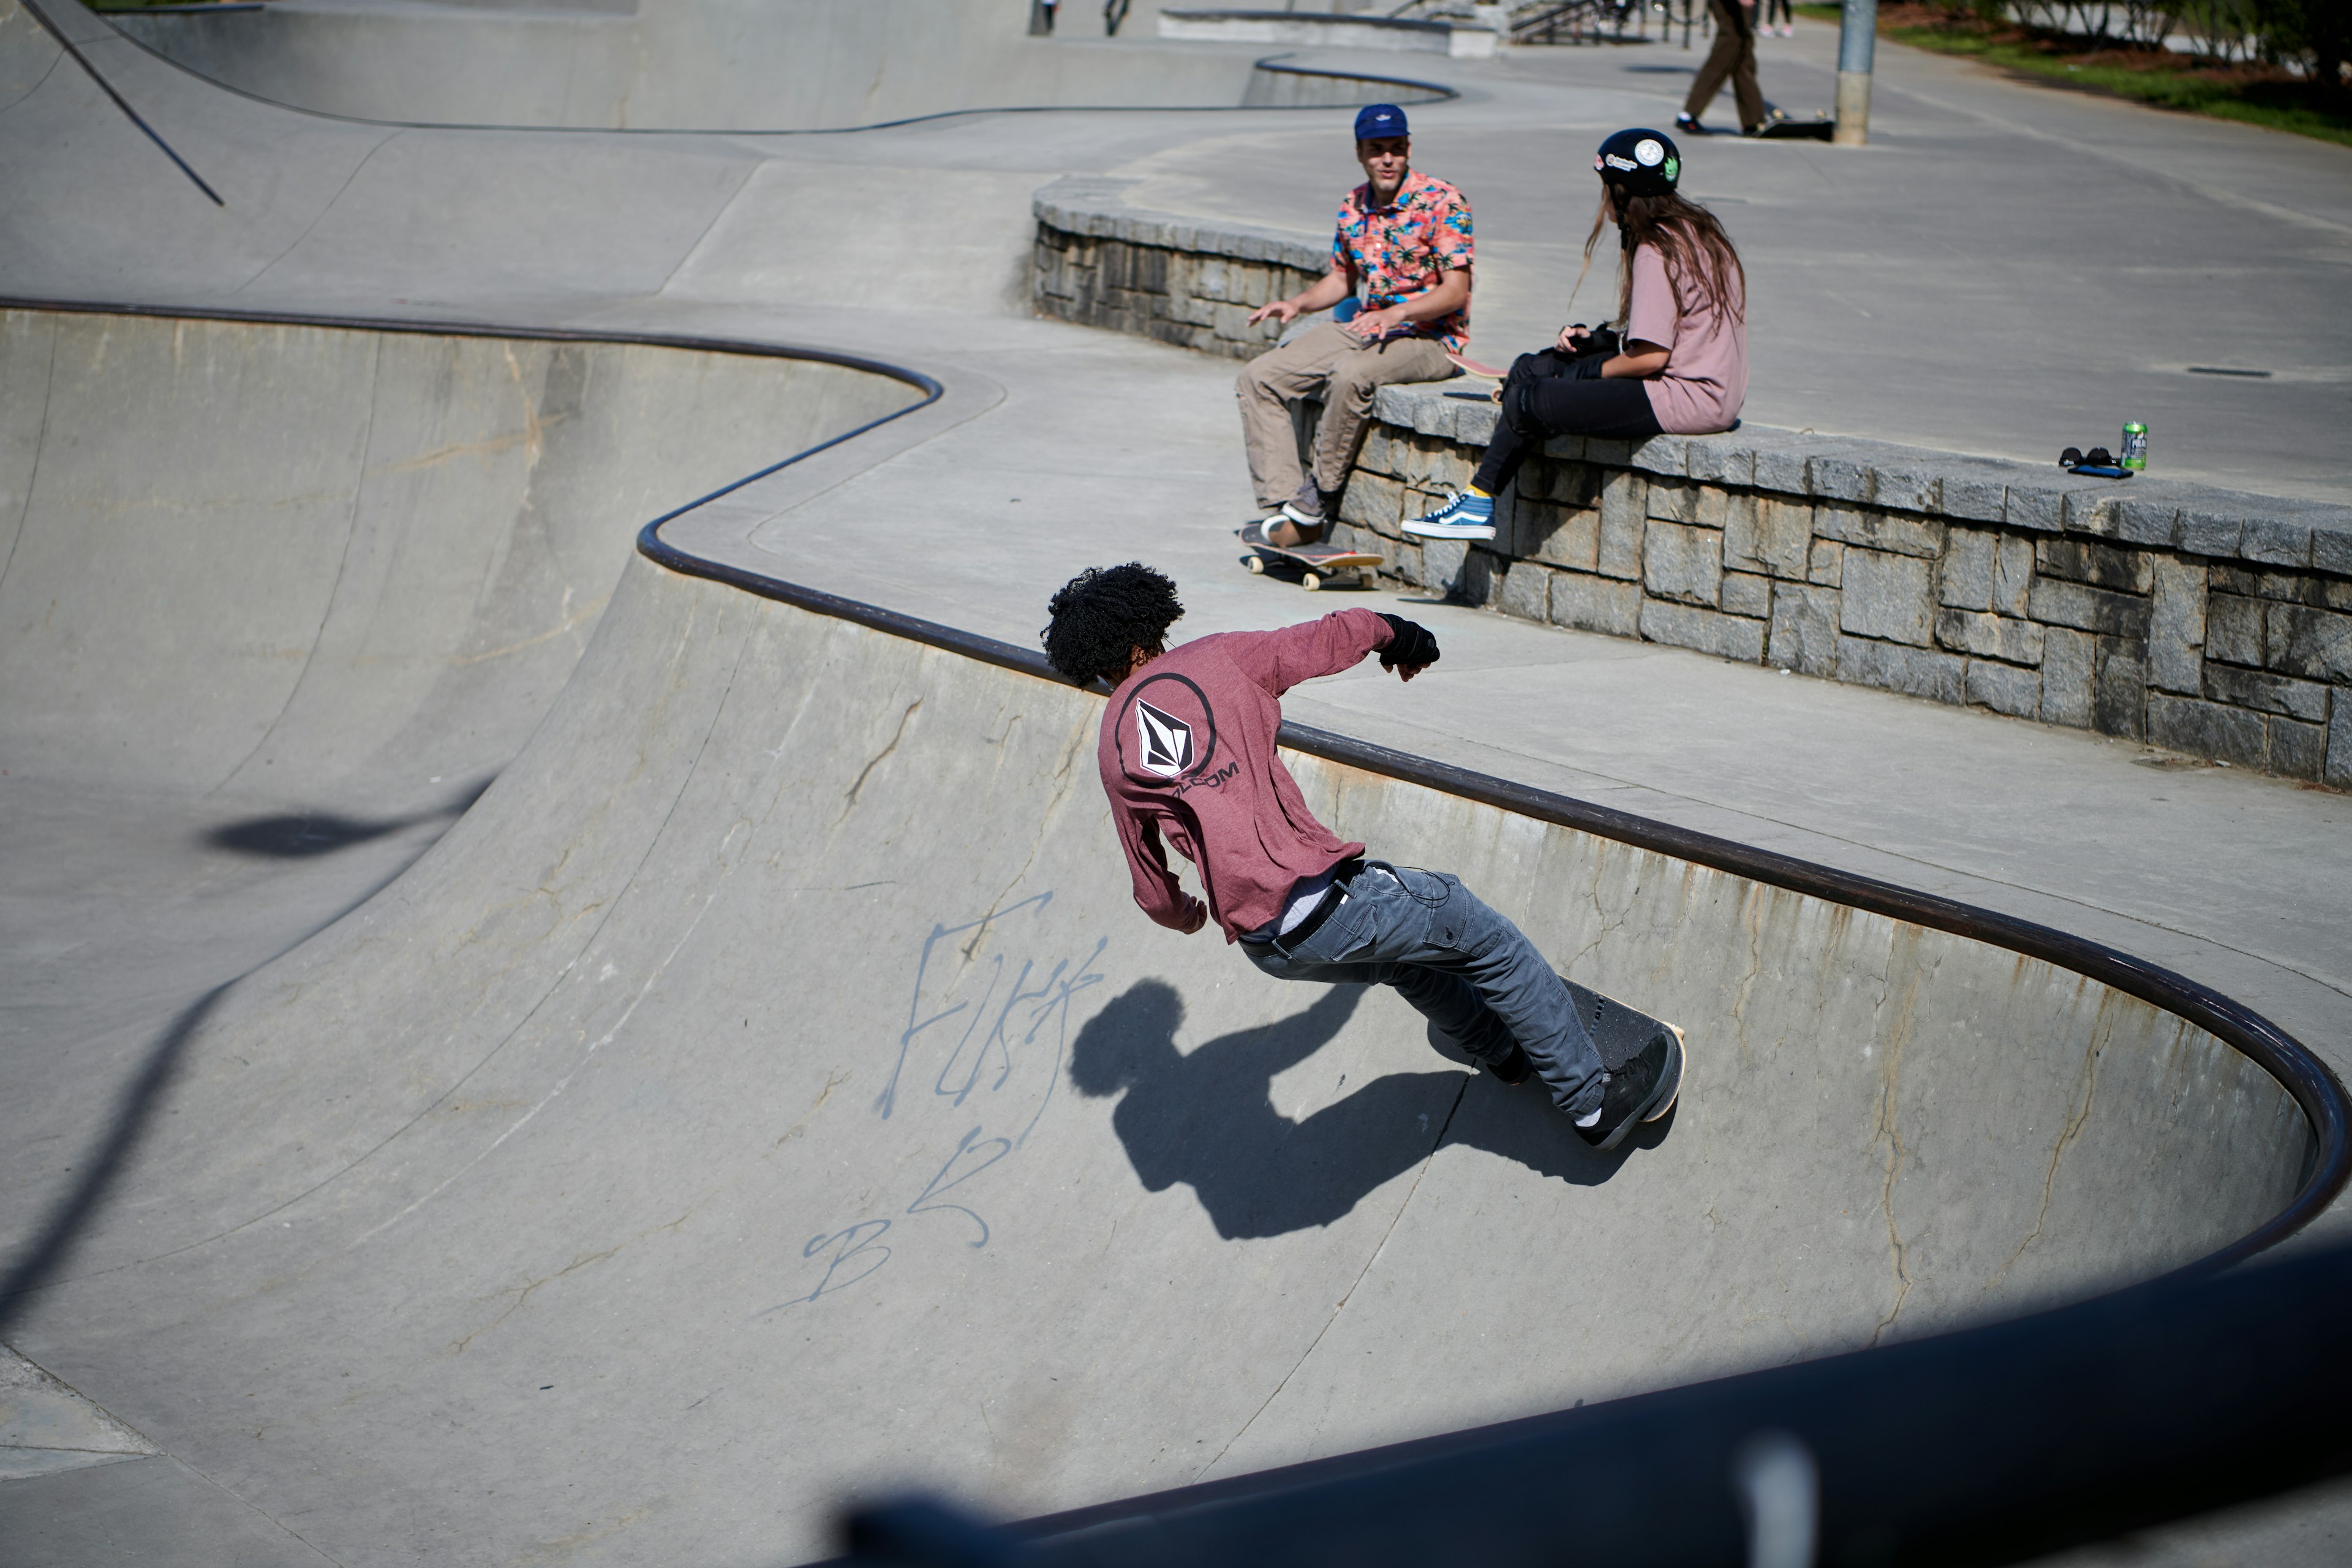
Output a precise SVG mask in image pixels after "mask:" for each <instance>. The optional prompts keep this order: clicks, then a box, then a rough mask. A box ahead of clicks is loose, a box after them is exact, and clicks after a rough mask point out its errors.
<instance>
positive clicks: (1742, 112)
mask: <svg viewBox="0 0 2352 1568" xmlns="http://www.w3.org/2000/svg"><path fill="white" fill-rule="evenodd" d="M1706 8H1707V9H1708V10H1709V11H1711V12H1713V13H1714V14H1715V47H1714V48H1712V49H1710V50H1709V51H1707V57H1706V64H1705V65H1703V66H1701V67H1699V69H1698V79H1697V80H1696V81H1695V82H1693V83H1691V91H1690V98H1689V99H1688V100H1686V101H1685V103H1684V104H1683V112H1684V113H1685V114H1687V115H1689V116H1690V117H1691V118H1692V119H1693V120H1696V119H1697V118H1698V117H1699V116H1700V115H1702V114H1704V113H1706V106H1707V105H1708V104H1710V103H1713V102H1714V101H1715V95H1716V94H1717V93H1718V92H1720V91H1722V90H1723V79H1724V78H1725V77H1729V78H1730V79H1731V95H1732V97H1733V98H1734V99H1736V100H1738V104H1739V128H1740V129H1741V130H1742V131H1752V130H1754V129H1755V128H1756V127H1757V126H1759V125H1761V124H1763V123H1764V89H1762V88H1760V87H1759V86H1757V85H1756V35H1755V34H1754V33H1753V32H1751V31H1750V30H1749V29H1748V17H1747V16H1746V15H1745V14H1744V13H1742V12H1741V10H1740V8H1739V0H1706Z"/></svg>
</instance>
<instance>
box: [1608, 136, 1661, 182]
mask: <svg viewBox="0 0 2352 1568" xmlns="http://www.w3.org/2000/svg"><path fill="white" fill-rule="evenodd" d="M1650 145H1652V146H1656V145H1657V143H1656V142H1652V143H1650ZM1601 162H1602V163H1607V164H1608V165H1609V166H1610V167H1611V168H1612V169H1622V170H1624V171H1625V172H1626V173H1627V174H1632V173H1633V171H1634V170H1635V169H1637V168H1639V167H1641V165H1640V164H1638V163H1634V162H1633V160H1632V159H1631V158H1620V157H1619V156H1617V154H1616V153H1610V154H1609V155H1608V156H1607V157H1606V158H1604V159H1602V160H1601Z"/></svg>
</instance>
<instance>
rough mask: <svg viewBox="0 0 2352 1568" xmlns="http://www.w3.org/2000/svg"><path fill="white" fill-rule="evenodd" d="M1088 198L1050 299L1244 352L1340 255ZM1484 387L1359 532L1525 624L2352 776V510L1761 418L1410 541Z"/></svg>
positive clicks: (1446, 418)
mask: <svg viewBox="0 0 2352 1568" xmlns="http://www.w3.org/2000/svg"><path fill="white" fill-rule="evenodd" d="M1075 184H1076V182H1064V183H1063V184H1061V185H1057V186H1055V187H1052V188H1051V189H1050V190H1049V191H1048V192H1047V193H1046V194H1045V195H1041V197H1040V200H1039V203H1038V218H1039V223H1038V256H1039V258H1040V266H1039V272H1038V279H1037V281H1038V285H1039V290H1040V293H1039V299H1040V304H1041V308H1045V309H1046V313H1048V314H1054V315H1060V316H1063V317H1065V319H1067V320H1073V321H1090V322H1093V323H1094V324H1097V325H1105V326H1114V327H1119V328H1122V329H1123V330H1128V331H1142V332H1144V333H1145V334H1146V335H1148V336H1151V337H1157V338H1160V339H1162V340H1163V341H1167V342H1187V343H1192V344H1193V346H1211V347H1213V350H1214V351H1215V352H1221V353H1231V354H1234V355H1235V356H1236V357H1239V356H1244V355H1246V354H1248V353H1254V352H1255V349H1256V346H1257V344H1258V343H1259V342H1266V341H1271V334H1268V335H1267V336H1266V337H1265V338H1257V337H1255V336H1249V337H1244V335H1242V334H1241V333H1239V332H1235V331H1231V330H1230V323H1233V322H1236V321H1238V320H1239V319H1240V317H1241V316H1242V315H1244V314H1246V312H1247V310H1249V309H1250V308H1252V307H1253V306H1254V305H1255V304H1257V303H1263V302H1264V301H1265V300H1268V299H1272V298H1275V297H1276V295H1277V294H1279V293H1287V292H1291V291H1294V290H1295V289H1297V288H1298V287H1299V286H1300V285H1301V283H1303V281H1304V280H1305V279H1306V278H1307V277H1308V276H1311V274H1310V273H1308V272H1307V269H1306V268H1305V267H1304V266H1303V265H1298V264H1297V260H1300V259H1304V258H1307V257H1310V256H1312V257H1314V258H1316V259H1317V261H1318V263H1319V253H1315V252H1313V251H1312V250H1311V248H1310V247H1305V246H1302V245H1299V244H1298V243H1297V241H1295V240H1286V239H1285V238H1284V237H1280V236H1267V235H1263V234H1250V233H1244V232H1240V231H1228V232H1222V233H1220V232H1212V231H1210V230H1208V229H1206V228H1204V227H1202V226H1197V225H1193V224H1189V223H1186V222H1185V221H1183V220H1181V219H1173V218H1167V217H1163V216H1158V215H1152V214H1139V213H1131V212H1127V211H1124V210H1121V209H1120V208H1119V207H1118V205H1117V190H1116V186H1115V183H1106V182H1091V183H1089V184H1094V185H1102V186H1106V187H1107V188H1104V189H1101V190H1098V191H1088V192H1086V193H1083V194H1082V193H1080V192H1077V191H1075V190H1073V189H1071V187H1072V186H1073V185H1075ZM1046 195H1058V196H1059V197H1060V198H1061V199H1057V200H1055V201H1054V202H1052V203H1049V202H1048V201H1047V200H1046ZM1073 197H1078V198H1081V199H1078V200H1072V199H1070V198H1073ZM1088 199H1090V200H1091V202H1092V203H1093V204H1094V205H1091V206H1090V205H1087V200H1088ZM1081 240H1083V241H1084V242H1086V244H1087V245H1089V246H1091V247H1093V248H1092V249H1091V251H1089V252H1088V254H1090V255H1092V256H1094V257H1095V258H1097V260H1096V261H1095V262H1094V263H1093V265H1094V267H1095V268H1096V271H1095V273H1094V274H1093V276H1094V277H1095V278H1096V279H1101V278H1102V277H1104V276H1105V274H1106V273H1107V272H1108V269H1109V268H1111V267H1112V266H1113V263H1112V262H1111V261H1110V260H1109V259H1108V258H1110V257H1111V256H1113V255H1114V254H1115V255H1116V256H1117V257H1118V261H1117V263H1116V266H1117V268H1118V272H1117V273H1116V277H1117V278H1118V279H1119V281H1118V282H1115V283H1104V282H1097V283H1096V284H1095V286H1094V289H1093V291H1092V292H1091V293H1087V294H1085V295H1084V296H1083V298H1084V299H1085V300H1087V309H1085V310H1076V309H1052V308H1050V307H1049V306H1047V303H1046V302H1047V301H1048V300H1053V301H1055V302H1056V303H1062V302H1067V303H1072V304H1075V303H1076V302H1077V301H1078V300H1080V299H1081V297H1082V296H1081V294H1080V293H1079V292H1078V291H1077V290H1075V289H1073V290H1070V291H1067V292H1064V293H1060V294H1055V293H1052V292H1050V291H1049V290H1048V289H1047V287H1046V285H1047V283H1048V279H1049V274H1048V272H1047V270H1046V263H1045V258H1046V257H1047V256H1048V255H1049V254H1051V255H1054V256H1057V257H1066V256H1070V255H1073V254H1075V253H1076V251H1077V249H1078V247H1079V242H1080V241H1081ZM1279 246H1287V247H1288V249H1287V250H1281V249H1277V248H1276V247H1279ZM1219 262H1226V263H1234V262H1239V263H1243V264H1244V267H1243V268H1229V269H1228V270H1225V271H1223V272H1217V271H1215V270H1214V267H1215V264H1217V263H1219ZM1077 271H1078V269H1077V268H1075V267H1074V266H1071V265H1068V264H1065V265H1064V266H1063V268H1062V270H1061V271H1060V272H1059V273H1057V274H1054V275H1052V276H1053V277H1054V278H1055V279H1058V280H1061V281H1067V280H1068V279H1072V278H1073V277H1075V276H1076V275H1077ZM1254 287H1257V288H1263V289H1265V292H1262V293H1256V294H1252V293H1250V292H1248V290H1249V289H1252V288H1254ZM1212 289H1213V290H1214V291H1213V292H1210V290H1212ZM1193 290H1199V291H1197V292H1195V291H1193ZM1163 300H1164V301H1165V303H1162V301H1163ZM1202 318H1205V320H1202ZM1130 323H1132V324H1130ZM1180 328H1181V331H1180V330H1179V329H1180ZM1184 331H1199V332H1203V333H1205V334H1207V337H1208V340H1209V341H1208V342H1207V343H1206V344H1202V343H1195V342H1193V340H1192V338H1189V337H1187V336H1185V335H1182V333H1183V332H1184ZM1244 331H1246V329H1244ZM1485 386H1486V383H1483V382H1480V383H1454V384H1435V385H1429V386H1395V387H1385V388H1383V389H1382V390H1381V395H1380V400H1379V402H1378V404H1377V405H1376V407H1375V410H1374V414H1375V423H1374V424H1373V426H1372V427H1371V429H1370V434H1369V435H1368V437H1367V438H1366V440H1365V444H1364V447H1363V450H1362V452H1361V454H1360V457H1359V458H1358V462H1357V468H1356V472H1355V475H1354V477H1353V478H1352V479H1350V480H1349V486H1348V489H1347V493H1346V496H1345V498H1344V500H1343V502H1342V504H1341V508H1340V526H1339V528H1337V529H1336V530H1335V531H1334V534H1335V542H1339V543H1341V544H1346V545H1349V546H1351V547H1356V548H1361V549H1364V550H1367V551H1374V552H1378V553H1379V554H1380V555H1381V558H1382V560H1383V561H1384V562H1385V563H1386V565H1385V567H1384V575H1386V576H1387V577H1389V578H1391V579H1392V580H1394V581H1397V582H1400V583H1403V584H1413V585H1417V586H1422V587H1426V588H1438V589H1443V590H1444V591H1446V592H1448V593H1450V594H1451V595H1454V596H1455V597H1457V598H1459V599H1462V600H1465V601H1466V602H1469V603H1472V604H1476V605H1486V606H1488V607H1490V608H1493V609H1496V610H1498V611H1500V612H1501V613H1503V614H1505V615H1513V616H1521V617H1523V618H1526V619H1528V620H1536V621H1545V622H1549V623H1551V624H1554V625H1558V626H1573V627H1577V628H1579V629H1581V630H1586V631H1598V632H1608V633H1612V634H1614V635H1616V636H1620V637H1640V638H1643V639H1645V640H1648V641H1651V642H1659V643H1666V644H1671V645H1673V646H1675V647H1689V648H1696V649H1699V650H1701V651H1703V652H1706V653H1712V654H1716V655H1718V656H1719V657H1722V658H1736V659H1740V660H1743V661H1746V662H1748V663H1762V664H1769V665H1776V666H1779V667H1781V668H1788V669H1792V670H1796V671H1798V672H1800V673H1802V674H1806V675H1816V676H1822V677H1825V678H1828V679H1836V680H1844V681H1851V682H1854V683H1856V684H1860V685H1866V686H1877V687H1884V688H1886V689H1891V690H1895V691H1902V692H1907V693H1909V694H1911V695H1914V696H1918V697H1927V698H1933V699H1935V700H1938V701H1943V702H1953V703H1964V704H1967V705H1969V706H1972V707H1980V708H1986V709H1990V710H1993V711H1995V712H2000V713H2006V714H2011V715H2014V716H2016V717H2019V718H2024V719H2036V720H2040V721H2043V722H2045V723H2052V724H2061V725H2067V726H2072V727H2074V728H2078V729H2091V730H2096V731H2102V732H2104V733H2106V734H2111V735H2117V736H2125V737H2128V738H2130V739H2133V740H2137V741H2143V742H2148V743H2150V744H2152V745H2156V746H2160V747H2164V748H2167V749H2169V750H2172V751H2177V752H2187V753H2189V754H2190V755H2194V756H2199V757H2205V758H2210V759H2213V760H2216V761H2221V762H2227V763H2234V764H2237V765H2240V766H2245V767H2253V768H2260V769H2263V770H2265V771H2267V772H2270V773H2279V774H2282V775H2284V776H2286V777H2290V778H2298V779H2310V780H2320V781H2325V782H2326V783H2328V784H2335V785H2338V786H2352V507H2347V506H2329V505H2323V504H2319V503H2314V502H2305V501H2292V500H2279V499H2277V498H2273V497H2266V496H2257V495H2250V494H2245V493H2242V492H2238V491H2231V490H2220V489H2210V488H2208V487H2205V486H2200V485H2191V484H2185V483H2179V482H2173V481H2167V480H2164V479H2129V480H2122V481H2116V480H2106V479H2076V478H2074V477H2073V476H2071V475H2068V474H2065V473H2064V472H2063V471H2061V470H2060V469H2058V468H2055V467H2054V466H2053V467H2049V468H2042V467H2032V466H2028V465H2024V464H2019V463H2008V462H2001V461H1997V460H1994V459H1990V458H1969V457H1963V456H1959V455H1957V454H1954V453H1949V452H1938V451H1932V450H1927V449H1925V448H1920V447H1897V446H1893V445H1889V444H1886V443H1882V442H1872V441H1861V440H1850V439H1839V438H1833V437H1816V436H1801V435H1798V434H1796V433H1794V432H1790V431H1786V430H1777V429H1771V428H1769V427H1762V426H1743V427H1741V428H1740V429H1738V430H1737V431H1734V432H1732V433H1730V434H1727V435H1721V436H1700V437H1676V436H1662V437H1654V438H1653V439H1651V440H1648V441H1644V442H1641V443H1637V444H1633V445H1631V446H1629V445H1628V444H1627V443H1624V442H1622V441H1603V440H1588V439H1586V438H1583V437H1564V438H1561V439H1558V440H1555V441H1552V442H1551V443H1549V445H1548V446H1547V447H1545V449H1544V452H1543V454H1542V455H1541V456H1539V457H1537V458H1532V459H1531V460H1530V461H1529V462H1528V466H1527V468H1526V469H1525V471H1524V472H1522V473H1521V475H1520V476H1519V479H1518V480H1517V484H1516V485H1514V486H1513V487H1512V489H1511V490H1510V491H1508V492H1507V493H1506V494H1505V495H1504V497H1502V498H1501V500H1500V501H1499V503H1498V505H1497V508H1496V521H1497V536H1496V539H1495V540H1494V542H1492V543H1491V544H1482V545H1475V546H1471V545H1465V544H1463V543H1461V542H1428V543H1423V542H1417V541H1413V540H1410V539H1407V538H1405V537H1404V536H1403V535H1402V533H1401V532H1400V531H1399V529H1398V524H1399V522H1400V521H1402V519H1404V518H1408V517H1412V516H1417V515H1419V514H1420V513H1422V512H1423V511H1425V510H1433V508H1434V507H1435V506H1437V505H1438V504H1439V503H1440V501H1441V500H1442V499H1443V496H1444V492H1445V491H1446V490H1447V489H1454V488H1458V487H1460V486H1462V485H1464V484H1466V483H1467V482H1468V480H1469V477H1470V473H1471V470H1472V468H1473V467H1474V466H1475V463H1476V460H1477V457H1478V454H1479V452H1480V451H1481V450H1482V449H1483V447H1485V445H1486V439H1487V437H1488V436H1489V435H1490V434H1491V433H1492V431H1493V429H1494V426H1495V418H1496V410H1495V407H1494V405H1493V404H1492V403H1491V402H1488V401H1487V400H1486V398H1485V396H1484V395H1483V393H1482V391H1480V390H1474V389H1483V388H1484V387H1485Z"/></svg>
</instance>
